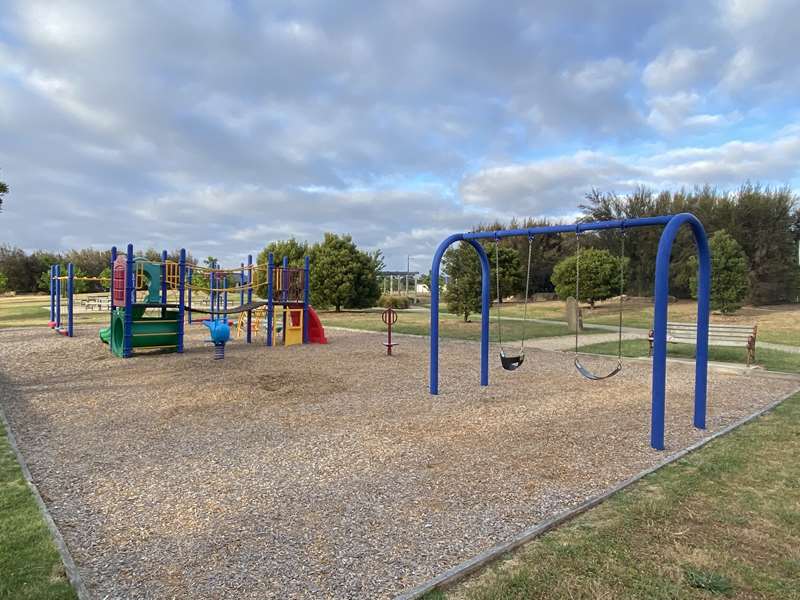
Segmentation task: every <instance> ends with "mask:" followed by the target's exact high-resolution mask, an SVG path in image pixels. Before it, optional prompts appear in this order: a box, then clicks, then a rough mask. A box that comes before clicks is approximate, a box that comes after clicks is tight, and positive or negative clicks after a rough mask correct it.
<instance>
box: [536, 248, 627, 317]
mask: <svg viewBox="0 0 800 600" xmlns="http://www.w3.org/2000/svg"><path fill="white" fill-rule="evenodd" d="M576 260H577V259H576V257H575V256H569V257H567V258H565V259H564V260H562V261H561V262H559V263H558V264H557V265H556V266H555V268H554V269H553V275H552V278H551V279H552V281H553V285H554V286H555V288H556V294H558V297H559V298H560V299H561V300H566V299H567V298H568V297H569V296H574V295H575V275H576V269H575V267H576ZM621 260H622V261H624V263H623V269H624V268H626V267H627V265H628V259H627V258H620V257H618V256H613V255H612V254H611V253H610V252H609V251H608V250H596V249H594V248H586V249H584V250H581V281H580V298H578V300H579V301H580V302H588V303H589V305H590V306H594V303H595V302H596V301H597V300H605V299H606V298H611V297H612V296H616V295H617V294H619V290H620V280H619V276H620V261H621Z"/></svg>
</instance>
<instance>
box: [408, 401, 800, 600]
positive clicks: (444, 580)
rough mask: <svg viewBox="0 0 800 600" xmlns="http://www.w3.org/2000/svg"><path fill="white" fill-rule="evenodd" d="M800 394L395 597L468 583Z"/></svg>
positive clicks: (411, 596) (415, 595) (411, 599)
mask: <svg viewBox="0 0 800 600" xmlns="http://www.w3.org/2000/svg"><path fill="white" fill-rule="evenodd" d="M797 393H800V387H798V388H796V389H794V390H793V391H792V392H790V393H788V394H786V395H784V396H782V397H780V398H779V399H777V400H775V401H774V402H771V403H770V404H768V405H767V406H765V407H764V408H762V409H760V410H758V411H756V412H754V413H753V414H751V415H749V416H747V417H744V418H742V419H739V420H738V421H735V422H733V423H731V424H730V425H728V426H727V427H724V428H723V429H720V430H719V431H717V432H716V433H714V434H712V435H710V436H709V437H707V438H704V439H702V440H700V441H698V442H695V443H694V444H692V445H691V446H688V447H686V448H684V449H683V450H679V451H678V452H676V453H674V454H671V455H670V456H668V457H667V458H666V459H664V460H663V461H661V462H659V463H657V464H656V465H654V466H652V467H650V468H649V469H645V470H644V471H642V472H640V473H638V474H636V475H634V476H633V477H631V478H629V479H626V480H625V481H623V482H621V483H618V484H617V485H615V486H614V487H612V488H610V489H609V490H607V491H605V492H603V493H602V494H600V495H599V496H595V497H594V498H590V499H589V500H586V501H585V502H583V503H582V504H580V505H578V506H576V507H574V508H571V509H569V510H566V511H564V512H561V513H559V514H557V515H555V516H553V517H551V518H549V519H546V520H545V521H542V522H541V523H539V524H537V525H534V526H532V527H528V528H527V529H524V530H523V531H522V532H521V533H519V534H518V535H516V536H514V537H513V538H512V539H511V540H509V541H507V542H501V543H499V544H496V545H494V546H492V547H491V548H489V549H487V550H484V551H483V552H481V553H480V554H477V555H476V556H474V557H472V558H470V559H468V560H466V561H464V562H462V563H461V564H459V565H456V566H455V567H452V568H450V569H448V570H446V571H445V572H444V573H441V574H439V575H437V576H436V577H433V578H432V579H429V580H428V581H425V582H423V583H421V584H419V585H417V586H415V587H413V588H410V589H408V590H406V591H404V592H401V593H400V594H399V595H397V596H395V600H415V599H417V598H421V597H422V596H423V595H425V594H427V593H428V592H432V591H434V590H439V589H443V588H446V587H448V586H450V585H452V584H454V583H456V582H457V581H459V580H461V579H464V578H465V577H467V576H468V575H470V574H471V573H473V572H475V571H477V570H478V569H480V568H482V567H484V566H486V565H487V564H489V563H491V562H494V561H495V560H497V559H498V558H500V557H501V556H502V555H504V554H507V553H508V552H511V551H512V550H514V549H516V548H518V547H520V546H522V545H524V544H526V543H528V542H530V541H532V540H534V539H536V538H538V537H539V536H541V535H543V534H545V533H547V532H548V531H550V530H551V529H555V528H556V527H558V526H559V525H562V524H563V523H566V522H567V521H571V520H572V519H574V518H575V517H577V516H579V515H581V514H583V513H585V512H586V511H588V510H589V509H591V508H594V507H595V506H598V505H599V504H602V503H603V502H605V501H606V500H608V499H609V498H610V497H611V496H613V495H614V494H616V493H617V492H619V491H622V490H624V489H625V488H627V487H629V486H631V485H632V484H634V483H636V482H637V481H639V480H640V479H643V478H644V477H646V476H648V475H650V474H651V473H654V472H656V471H658V470H659V469H661V468H662V467H665V466H667V465H668V464H671V463H673V462H675V461H677V460H679V459H681V458H683V457H684V456H686V455H687V454H690V453H692V452H694V451H695V450H697V449H699V448H702V447H703V446H705V445H706V444H708V443H709V442H711V441H712V440H715V439H717V438H719V437H722V436H724V435H726V434H728V433H730V432H731V431H733V430H735V429H738V428H739V427H741V426H742V425H744V424H745V423H749V422H750V421H753V420H755V419H757V418H758V417H760V416H762V415H764V414H766V413H768V412H770V411H772V410H773V409H774V408H775V407H777V406H779V405H780V404H782V403H783V402H784V401H786V400H788V399H789V398H791V397H792V396H794V395H795V394H797Z"/></svg>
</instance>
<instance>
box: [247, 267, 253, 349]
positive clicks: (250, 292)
mask: <svg viewBox="0 0 800 600" xmlns="http://www.w3.org/2000/svg"><path fill="white" fill-rule="evenodd" d="M252 302H253V255H252V254H248V255H247V304H250V303H252ZM252 329H253V311H252V309H251V310H248V311H247V343H248V344H249V343H250V342H251V341H252V335H253V332H252Z"/></svg>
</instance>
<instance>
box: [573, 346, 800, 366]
mask: <svg viewBox="0 0 800 600" xmlns="http://www.w3.org/2000/svg"><path fill="white" fill-rule="evenodd" d="M648 348H649V344H648V342H647V340H627V341H624V342H622V355H623V356H631V357H635V356H647V352H648ZM580 351H581V352H589V353H594V354H612V355H616V354H617V342H603V343H599V344H587V345H584V346H581V347H580ZM695 352H696V348H695V346H693V345H691V344H667V355H668V356H674V357H676V358H694V356H695ZM708 358H709V360H713V361H719V362H732V363H741V364H743V365H744V364H746V362H747V351H746V350H745V349H744V348H731V347H727V346H709V348H708ZM756 364H757V365H761V366H762V367H764V368H765V369H767V370H769V371H782V372H784V373H800V354H794V353H790V352H781V351H780V350H770V349H767V348H762V349H760V350H759V349H758V347H756Z"/></svg>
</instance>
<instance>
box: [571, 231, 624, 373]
mask: <svg viewBox="0 0 800 600" xmlns="http://www.w3.org/2000/svg"><path fill="white" fill-rule="evenodd" d="M620 231H621V236H620V237H621V238H622V241H621V243H620V245H621V248H620V257H619V335H618V338H617V366H616V367H614V369H612V370H611V371H609V372H608V373H606V374H605V375H597V374H595V373H592V372H591V371H590V370H589V369H587V368H586V367H585V366H583V365H582V364H581V361H580V357H579V355H578V346H579V341H578V335H579V334H578V332H579V331H580V322H581V320H580V319H579V318H577V317H579V315H575V317H576V319H575V359H574V361H573V362H574V363H575V368H576V369H577V370H578V373H580V374H581V375H582V376H583V377H585V378H586V379H589V380H590V381H602V380H603V379H610V378H611V377H614V375H617V374H618V373H619V372H621V371H622V306H623V296H624V294H625V227H624V225H623V226H621V227H620ZM575 241H576V250H575V310H576V311H579V310H580V309H579V308H578V306H579V304H578V303H579V302H580V286H581V233H580V231H579V230H578V231H576V233H575Z"/></svg>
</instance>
